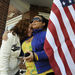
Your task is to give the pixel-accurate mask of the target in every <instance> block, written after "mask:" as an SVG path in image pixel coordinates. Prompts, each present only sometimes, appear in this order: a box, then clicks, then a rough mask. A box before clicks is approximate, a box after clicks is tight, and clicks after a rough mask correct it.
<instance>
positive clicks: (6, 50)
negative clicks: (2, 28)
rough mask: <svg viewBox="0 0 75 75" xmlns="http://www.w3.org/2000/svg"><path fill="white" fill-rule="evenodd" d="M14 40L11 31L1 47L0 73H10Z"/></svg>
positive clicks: (2, 74) (3, 74)
mask: <svg viewBox="0 0 75 75" xmlns="http://www.w3.org/2000/svg"><path fill="white" fill-rule="evenodd" d="M12 40H13V37H12V34H11V33H8V39H7V40H2V45H1V49H0V75H8V70H9V59H10V52H11V46H12Z"/></svg>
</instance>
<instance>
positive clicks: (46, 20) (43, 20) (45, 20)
mask: <svg viewBox="0 0 75 75" xmlns="http://www.w3.org/2000/svg"><path fill="white" fill-rule="evenodd" d="M37 16H39V17H41V18H42V22H43V23H45V26H44V27H43V29H47V26H48V19H46V18H45V17H44V16H42V15H37Z"/></svg>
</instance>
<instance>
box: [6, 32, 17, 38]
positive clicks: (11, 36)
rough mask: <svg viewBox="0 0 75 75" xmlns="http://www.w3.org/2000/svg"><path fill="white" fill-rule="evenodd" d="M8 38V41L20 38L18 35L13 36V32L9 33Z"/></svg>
mask: <svg viewBox="0 0 75 75" xmlns="http://www.w3.org/2000/svg"><path fill="white" fill-rule="evenodd" d="M7 36H8V39H15V38H17V37H18V36H17V34H15V35H13V34H12V32H10V33H8V34H7Z"/></svg>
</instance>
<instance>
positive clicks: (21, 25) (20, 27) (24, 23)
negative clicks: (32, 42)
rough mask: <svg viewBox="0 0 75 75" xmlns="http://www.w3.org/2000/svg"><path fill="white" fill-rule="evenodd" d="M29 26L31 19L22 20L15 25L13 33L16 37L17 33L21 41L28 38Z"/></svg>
mask: <svg viewBox="0 0 75 75" xmlns="http://www.w3.org/2000/svg"><path fill="white" fill-rule="evenodd" d="M29 24H30V20H29V19H25V20H20V21H19V22H18V23H17V24H16V25H15V27H14V28H12V29H11V31H12V32H13V35H15V33H16V34H17V35H18V36H19V38H20V40H23V39H25V38H27V37H28V36H27V33H28V27H29Z"/></svg>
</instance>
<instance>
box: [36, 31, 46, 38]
mask: <svg viewBox="0 0 75 75" xmlns="http://www.w3.org/2000/svg"><path fill="white" fill-rule="evenodd" d="M45 35H46V31H41V32H39V33H37V34H36V35H35V36H36V37H45Z"/></svg>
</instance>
